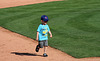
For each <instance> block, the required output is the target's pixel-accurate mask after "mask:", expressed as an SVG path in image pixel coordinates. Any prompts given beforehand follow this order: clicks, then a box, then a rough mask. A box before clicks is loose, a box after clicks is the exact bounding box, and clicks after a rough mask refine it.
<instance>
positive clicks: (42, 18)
mask: <svg viewBox="0 0 100 61" xmlns="http://www.w3.org/2000/svg"><path fill="white" fill-rule="evenodd" d="M41 20H43V21H49V19H48V16H46V15H42V16H41Z"/></svg>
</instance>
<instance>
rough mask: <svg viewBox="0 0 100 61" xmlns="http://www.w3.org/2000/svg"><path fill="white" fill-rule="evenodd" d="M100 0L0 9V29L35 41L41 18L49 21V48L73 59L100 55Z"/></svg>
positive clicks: (77, 0) (67, 0)
mask: <svg viewBox="0 0 100 61" xmlns="http://www.w3.org/2000/svg"><path fill="white" fill-rule="evenodd" d="M99 13H100V1H99V0H95V1H94V0H91V1H87V0H66V1H59V2H48V3H41V4H34V5H26V6H19V7H13V8H5V9H0V14H2V15H0V26H2V27H4V28H7V29H9V30H11V31H14V32H17V33H20V34H22V35H25V36H27V37H30V38H33V39H35V38H36V30H37V28H38V26H39V24H40V23H41V21H40V17H41V15H47V16H48V17H49V19H50V21H49V22H48V25H49V26H50V28H51V31H52V33H53V38H49V45H50V46H51V47H54V48H57V49H59V50H61V51H64V52H66V53H67V54H69V55H71V56H73V57H76V58H83V57H99V56H100V52H99V51H100V45H99V44H100V21H99V19H100V15H99Z"/></svg>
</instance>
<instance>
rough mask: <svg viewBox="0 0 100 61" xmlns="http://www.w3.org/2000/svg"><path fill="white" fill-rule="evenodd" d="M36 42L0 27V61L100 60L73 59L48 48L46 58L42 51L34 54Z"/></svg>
mask: <svg viewBox="0 0 100 61" xmlns="http://www.w3.org/2000/svg"><path fill="white" fill-rule="evenodd" d="M36 45H37V42H36V41H34V40H33V39H30V38H27V37H25V36H22V35H20V34H17V33H14V32H11V31H9V30H6V29H4V28H2V27H0V61H100V58H95V57H94V58H82V59H76V58H73V57H71V56H69V55H67V54H65V53H64V52H61V51H59V50H57V49H54V48H51V47H48V51H47V53H48V55H49V56H48V57H43V56H42V55H43V49H41V50H40V51H39V53H37V52H35V46H36Z"/></svg>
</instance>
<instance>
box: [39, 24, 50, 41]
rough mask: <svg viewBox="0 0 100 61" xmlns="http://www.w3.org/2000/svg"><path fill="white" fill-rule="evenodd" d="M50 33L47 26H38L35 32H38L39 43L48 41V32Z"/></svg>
mask: <svg viewBox="0 0 100 61" xmlns="http://www.w3.org/2000/svg"><path fill="white" fill-rule="evenodd" d="M49 31H50V29H49V26H48V25H47V24H46V25H42V24H40V25H39V27H38V29H37V32H39V41H42V40H48V32H49Z"/></svg>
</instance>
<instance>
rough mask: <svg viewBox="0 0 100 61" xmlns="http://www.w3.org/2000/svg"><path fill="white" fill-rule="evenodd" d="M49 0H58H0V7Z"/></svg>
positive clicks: (46, 0) (48, 0)
mask: <svg viewBox="0 0 100 61" xmlns="http://www.w3.org/2000/svg"><path fill="white" fill-rule="evenodd" d="M51 1H58V0H0V8H7V7H14V6H20V5H28V4H36V3H43V2H51Z"/></svg>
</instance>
